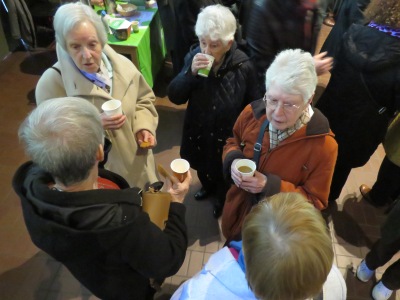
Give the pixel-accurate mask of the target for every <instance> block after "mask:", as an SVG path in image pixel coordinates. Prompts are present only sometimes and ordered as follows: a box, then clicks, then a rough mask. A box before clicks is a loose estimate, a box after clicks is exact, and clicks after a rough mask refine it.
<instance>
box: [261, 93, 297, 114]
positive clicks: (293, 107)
mask: <svg viewBox="0 0 400 300" xmlns="http://www.w3.org/2000/svg"><path fill="white" fill-rule="evenodd" d="M270 100H276V104H271V102H270ZM263 102H264V104H265V107H268V108H269V109H272V110H275V109H277V108H278V107H279V100H278V99H273V98H270V96H269V95H267V92H266V93H265V94H264V97H263ZM281 106H282V110H283V111H284V112H289V113H294V112H296V111H297V110H298V109H299V108H300V107H301V106H302V105H297V104H290V103H282V105H281Z"/></svg>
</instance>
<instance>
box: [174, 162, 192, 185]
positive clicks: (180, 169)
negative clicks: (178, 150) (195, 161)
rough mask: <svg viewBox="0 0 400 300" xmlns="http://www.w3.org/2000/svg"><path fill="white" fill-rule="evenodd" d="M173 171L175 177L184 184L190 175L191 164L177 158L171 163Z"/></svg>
mask: <svg viewBox="0 0 400 300" xmlns="http://www.w3.org/2000/svg"><path fill="white" fill-rule="evenodd" d="M170 166H171V170H172V173H173V175H174V176H175V177H176V178H178V180H179V181H180V182H183V181H184V180H185V179H186V177H187V174H188V171H189V168H190V164H189V162H188V161H187V160H186V159H182V158H177V159H174V160H173V161H172V162H171V165H170Z"/></svg>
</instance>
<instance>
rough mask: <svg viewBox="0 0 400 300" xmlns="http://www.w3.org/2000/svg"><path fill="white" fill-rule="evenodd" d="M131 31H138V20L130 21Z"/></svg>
mask: <svg viewBox="0 0 400 300" xmlns="http://www.w3.org/2000/svg"><path fill="white" fill-rule="evenodd" d="M131 24H132V31H133V32H139V21H132V22H131Z"/></svg>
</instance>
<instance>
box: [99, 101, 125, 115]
mask: <svg viewBox="0 0 400 300" xmlns="http://www.w3.org/2000/svg"><path fill="white" fill-rule="evenodd" d="M101 109H102V110H103V111H104V112H105V113H106V115H108V116H114V115H121V114H122V103H121V101H119V100H116V99H112V100H108V101H107V102H104V103H103V105H102V106H101Z"/></svg>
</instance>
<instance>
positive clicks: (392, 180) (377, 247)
mask: <svg viewBox="0 0 400 300" xmlns="http://www.w3.org/2000/svg"><path fill="white" fill-rule="evenodd" d="M399 187H400V167H398V166H396V165H395V164H393V163H392V162H391V161H390V160H388V159H387V157H385V159H384V160H383V162H382V164H381V167H380V169H379V173H378V178H377V181H376V182H375V184H374V186H373V188H372V190H371V196H372V197H373V199H374V200H377V201H378V200H379V201H384V200H385V199H388V198H389V197H392V199H393V200H394V199H396V198H397V197H398V196H399V192H400V190H399ZM381 235H382V237H381V238H380V239H379V240H378V241H377V242H376V243H375V244H374V245H373V246H372V249H371V251H370V252H369V253H368V254H367V256H366V258H365V262H366V264H367V266H368V268H370V269H372V270H375V269H376V268H378V267H380V266H383V265H384V264H386V263H387V262H388V261H389V260H390V259H391V258H392V257H393V255H395V254H396V253H397V252H398V251H400V200H398V202H397V203H396V204H395V206H394V207H393V209H392V210H391V211H390V213H389V215H388V217H387V219H386V221H385V223H384V224H383V226H382V230H381ZM382 282H383V284H384V285H385V286H386V287H387V288H389V289H391V290H398V289H400V259H399V260H398V261H396V262H395V263H393V264H392V265H390V266H389V268H387V269H386V271H385V273H384V274H383V276H382Z"/></svg>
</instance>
